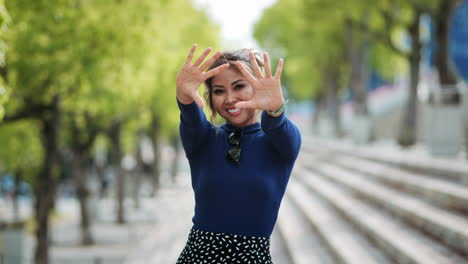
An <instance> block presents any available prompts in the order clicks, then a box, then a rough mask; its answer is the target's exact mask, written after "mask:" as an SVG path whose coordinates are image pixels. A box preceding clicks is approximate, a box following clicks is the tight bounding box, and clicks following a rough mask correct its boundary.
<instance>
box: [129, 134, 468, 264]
mask: <svg viewBox="0 0 468 264" xmlns="http://www.w3.org/2000/svg"><path fill="white" fill-rule="evenodd" d="M184 177H188V175H187V176H185V175H184ZM166 194H167V197H166V198H164V199H166V201H165V202H164V203H162V204H166V209H162V213H163V214H164V215H166V217H164V219H172V220H173V221H165V222H164V221H161V222H160V223H158V224H157V225H156V227H155V231H154V232H153V233H152V234H149V235H148V239H147V240H146V241H142V245H141V246H140V247H139V251H136V252H135V253H136V254H135V256H138V257H135V256H134V257H133V258H129V261H128V262H127V263H128V264H130V263H132V264H133V263H135V264H136V263H161V264H166V263H168V264H169V263H175V261H176V259H177V256H178V254H179V253H180V252H181V250H182V248H183V246H184V243H185V242H186V239H187V235H188V231H189V228H190V225H191V222H190V219H191V216H192V213H193V207H192V206H193V198H192V193H191V189H190V184H189V183H187V184H185V185H183V186H181V187H178V188H174V189H173V190H172V191H167V192H166ZM174 200H177V202H176V205H172V206H171V201H172V202H173V201H174ZM172 204H173V203H172ZM161 219H163V218H161ZM144 247H146V248H145V249H144ZM271 253H272V258H273V262H274V263H275V264H302V263H304V264H314V263H320V264H321V263H324V264H328V263H359V264H366V263H378V264H386V263H421V264H432V263H434V264H444V263H447V264H449V263H450V264H451V263H465V264H467V263H468V163H463V162H458V161H449V160H442V159H434V158H429V157H426V158H422V157H420V156H419V157H418V156H417V155H416V156H415V155H406V154H402V153H399V154H398V153H394V152H390V151H388V152H387V151H383V150H382V149H379V148H374V147H355V146H352V145H350V144H343V143H342V142H333V141H332V142H325V141H321V140H314V139H312V138H304V142H303V147H302V150H301V154H300V155H299V158H298V160H297V162H296V166H295V168H294V171H293V175H292V176H291V180H290V182H289V185H288V188H287V191H286V195H285V197H284V199H283V202H282V204H281V208H280V212H279V216H278V221H277V224H276V226H275V230H274V232H273V235H272V237H271Z"/></svg>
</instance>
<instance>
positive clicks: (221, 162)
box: [177, 101, 301, 237]
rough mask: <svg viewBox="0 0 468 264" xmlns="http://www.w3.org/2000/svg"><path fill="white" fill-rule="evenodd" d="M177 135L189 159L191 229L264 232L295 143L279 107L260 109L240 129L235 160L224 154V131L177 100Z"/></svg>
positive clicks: (286, 176)
mask: <svg viewBox="0 0 468 264" xmlns="http://www.w3.org/2000/svg"><path fill="white" fill-rule="evenodd" d="M177 103H178V105H179V108H180V111H181V115H180V120H181V122H180V127H179V129H180V136H181V140H182V145H183V147H184V149H185V153H186V156H187V158H188V160H189V163H190V170H191V177H192V187H193V190H194V193H195V215H194V217H193V218H192V221H193V226H194V228H196V229H199V230H203V231H208V232H220V233H229V234H237V235H244V236H256V237H270V235H271V232H272V231H273V227H274V225H275V223H276V219H277V216H278V210H279V207H280V203H281V200H282V198H283V195H284V192H285V189H286V185H287V184H288V180H289V177H290V175H291V170H292V168H293V165H294V162H295V160H296V158H297V155H298V153H299V148H300V146H301V135H300V133H299V130H298V129H297V127H296V126H295V125H294V124H293V123H292V122H291V121H290V120H289V119H288V118H286V116H285V114H284V113H283V114H282V115H281V116H279V117H271V116H269V115H268V114H266V113H265V112H263V113H262V117H261V125H260V124H259V123H254V124H252V125H249V126H246V127H244V128H243V129H242V140H241V158H240V165H236V164H234V163H233V162H231V161H229V160H228V159H227V158H226V153H227V151H228V149H229V147H230V146H229V143H228V135H229V133H230V132H232V131H233V130H235V129H238V128H236V127H235V126H232V125H229V124H224V125H222V126H221V127H218V128H216V127H214V126H213V125H212V124H211V123H210V122H208V120H207V119H206V117H205V114H204V113H203V111H202V109H201V108H199V107H198V106H197V104H196V103H195V102H194V103H192V104H188V105H184V104H181V103H180V102H178V101H177Z"/></svg>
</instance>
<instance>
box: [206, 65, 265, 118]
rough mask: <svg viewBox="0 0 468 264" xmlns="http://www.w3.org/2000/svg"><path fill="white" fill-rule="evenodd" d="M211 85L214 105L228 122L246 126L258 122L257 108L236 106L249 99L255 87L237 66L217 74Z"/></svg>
mask: <svg viewBox="0 0 468 264" xmlns="http://www.w3.org/2000/svg"><path fill="white" fill-rule="evenodd" d="M211 87H212V90H211V93H212V94H211V98H212V101H213V106H214V108H215V110H216V112H217V113H218V114H219V115H220V116H222V117H223V118H224V119H226V122H227V123H228V124H231V125H234V126H237V127H245V126H248V125H251V124H253V123H255V122H257V115H256V112H257V111H256V110H255V109H236V108H235V107H234V105H235V104H236V103H237V102H241V101H249V100H251V99H252V98H253V96H254V90H253V87H252V86H251V85H250V83H249V82H248V81H247V79H246V78H245V77H244V75H242V73H241V72H240V71H239V70H238V69H237V68H236V66H230V67H229V68H228V69H227V70H225V71H223V72H221V73H219V74H217V75H215V76H214V77H213V79H212V83H211Z"/></svg>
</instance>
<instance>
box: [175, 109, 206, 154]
mask: <svg viewBox="0 0 468 264" xmlns="http://www.w3.org/2000/svg"><path fill="white" fill-rule="evenodd" d="M177 105H178V106H179V109H180V125H179V133H180V138H181V141H182V146H183V147H184V150H185V153H186V155H187V157H189V156H191V155H192V154H193V153H195V152H196V151H197V149H198V148H199V147H200V146H201V145H202V143H203V142H204V141H205V140H206V139H207V138H208V134H209V132H210V130H211V129H212V125H211V124H210V122H208V120H206V116H205V113H204V112H203V110H202V109H201V108H200V107H199V106H198V105H197V104H196V103H195V102H193V103H191V104H187V105H184V104H182V103H181V102H179V100H177Z"/></svg>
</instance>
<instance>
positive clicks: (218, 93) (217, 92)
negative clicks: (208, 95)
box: [213, 89, 224, 95]
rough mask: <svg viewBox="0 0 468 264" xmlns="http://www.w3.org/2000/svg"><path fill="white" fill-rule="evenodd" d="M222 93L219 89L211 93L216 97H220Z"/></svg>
mask: <svg viewBox="0 0 468 264" xmlns="http://www.w3.org/2000/svg"><path fill="white" fill-rule="evenodd" d="M223 92H224V91H223V90H221V89H218V90H214V91H213V93H214V94H216V95H220V94H222V93H223Z"/></svg>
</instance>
